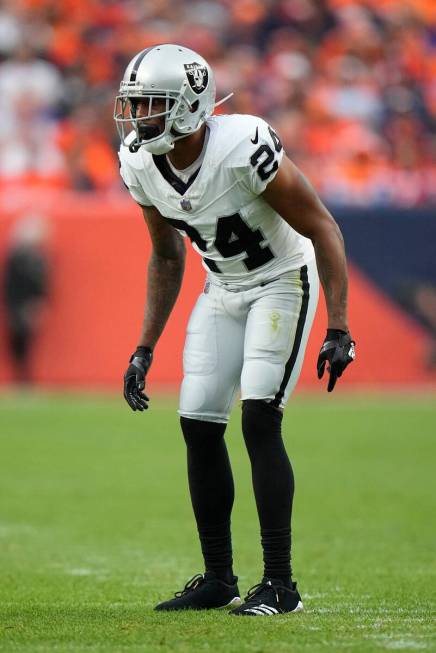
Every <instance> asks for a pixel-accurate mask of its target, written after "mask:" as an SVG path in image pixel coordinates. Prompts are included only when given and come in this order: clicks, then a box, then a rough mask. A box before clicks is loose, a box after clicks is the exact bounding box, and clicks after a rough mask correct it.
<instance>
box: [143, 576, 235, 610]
mask: <svg viewBox="0 0 436 653" xmlns="http://www.w3.org/2000/svg"><path fill="white" fill-rule="evenodd" d="M237 582H238V579H237V577H236V576H234V577H233V584H232V585H228V584H227V583H225V582H224V581H222V580H219V579H218V578H217V577H216V574H215V573H214V572H213V571H206V573H205V574H204V575H203V574H197V575H196V576H194V577H193V578H191V580H189V581H188V582H187V583H186V585H185V587H184V589H183V590H181V591H180V592H176V593H175V594H174V598H173V599H170V600H169V601H164V602H163V603H159V605H157V606H156V607H155V610H210V609H211V608H226V607H229V606H234V605H239V604H240V603H241V598H240V595H239V590H238V585H237Z"/></svg>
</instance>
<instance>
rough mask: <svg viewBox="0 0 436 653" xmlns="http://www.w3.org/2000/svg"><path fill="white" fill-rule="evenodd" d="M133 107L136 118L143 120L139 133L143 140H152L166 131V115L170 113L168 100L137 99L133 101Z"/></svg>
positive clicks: (157, 98) (154, 98) (156, 98)
mask: <svg viewBox="0 0 436 653" xmlns="http://www.w3.org/2000/svg"><path fill="white" fill-rule="evenodd" d="M132 105H133V108H134V112H135V116H136V118H137V119H141V118H142V119H143V120H141V122H140V123H139V132H140V134H141V135H142V137H143V138H151V137H154V136H156V135H158V134H161V133H162V132H163V131H164V129H165V115H164V114H165V113H166V112H167V111H168V107H167V100H166V98H159V97H153V98H152V99H150V98H137V99H135V100H134V101H132ZM144 119H145V120H144Z"/></svg>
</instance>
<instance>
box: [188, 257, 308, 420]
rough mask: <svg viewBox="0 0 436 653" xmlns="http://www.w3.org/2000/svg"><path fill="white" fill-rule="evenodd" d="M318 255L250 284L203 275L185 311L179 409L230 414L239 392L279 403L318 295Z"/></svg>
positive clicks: (194, 415) (195, 415)
mask: <svg viewBox="0 0 436 653" xmlns="http://www.w3.org/2000/svg"><path fill="white" fill-rule="evenodd" d="M318 291H319V281H318V273H317V270H316V263H315V261H313V262H311V263H309V264H307V265H305V266H304V267H302V268H301V270H295V271H293V272H286V273H284V274H283V275H282V276H281V277H280V278H279V279H276V280H274V281H269V282H265V283H264V284H263V285H257V286H255V287H253V288H249V289H241V286H236V285H235V286H225V287H224V286H222V285H218V284H216V283H214V282H213V281H212V280H208V282H207V283H206V286H205V290H204V292H203V293H202V294H201V295H200V297H199V298H198V301H197V303H196V305H195V307H194V310H193V312H192V315H191V317H190V320H189V323H188V328H187V334H186V342H185V349H184V352H183V368H184V379H183V383H182V388H181V393H180V408H179V414H180V415H183V416H184V417H188V418H191V419H198V420H206V421H210V422H223V423H225V422H227V420H228V417H229V413H230V410H231V408H232V406H233V403H234V400H235V397H236V394H237V392H238V390H239V389H240V390H241V399H242V400H244V399H264V400H267V401H269V402H271V403H272V404H273V405H275V406H277V407H281V408H283V407H284V406H285V404H286V402H287V400H288V398H289V396H290V394H291V392H292V391H293V389H294V387H295V384H296V383H297V380H298V377H299V375H300V371H301V366H302V364H303V358H304V352H305V349H306V344H307V340H308V337H309V333H310V329H311V326H312V322H313V318H314V316H315V311H316V306H317V303H318Z"/></svg>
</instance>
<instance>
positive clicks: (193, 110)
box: [189, 100, 200, 113]
mask: <svg viewBox="0 0 436 653" xmlns="http://www.w3.org/2000/svg"><path fill="white" fill-rule="evenodd" d="M199 105H200V102H199V101H198V100H195V102H193V103H192V106H191V108H190V109H189V111H190V112H191V113H195V112H196V111H197V109H198V107H199Z"/></svg>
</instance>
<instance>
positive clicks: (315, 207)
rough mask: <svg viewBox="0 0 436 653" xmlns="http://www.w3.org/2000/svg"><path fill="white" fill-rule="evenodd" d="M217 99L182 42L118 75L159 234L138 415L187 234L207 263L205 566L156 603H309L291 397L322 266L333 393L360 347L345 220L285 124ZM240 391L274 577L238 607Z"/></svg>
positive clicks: (202, 478)
mask: <svg viewBox="0 0 436 653" xmlns="http://www.w3.org/2000/svg"><path fill="white" fill-rule="evenodd" d="M224 99H227V98H224ZM222 101H224V100H222ZM218 104H219V103H218ZM215 106H217V103H216V102H215V82H214V76H213V72H212V70H211V68H210V66H209V65H208V63H207V62H206V61H205V59H203V57H201V56H200V55H199V54H197V53H196V52H193V51H192V50H189V49H187V48H185V47H181V46H179V45H170V44H166V45H156V46H154V47H150V48H147V49H146V50H143V51H142V52H140V53H138V54H137V55H136V56H135V57H134V58H133V59H132V61H131V62H130V64H129V65H128V67H127V69H126V72H125V75H124V78H123V80H122V82H121V86H120V91H119V95H118V96H117V98H116V102H115V111H114V118H115V121H116V123H117V127H118V130H119V133H120V138H121V148H120V152H119V157H120V170H121V175H122V178H123V180H124V182H125V185H126V186H127V188H128V189H129V191H130V194H131V195H132V197H133V199H134V200H135V201H136V202H137V203H138V204H139V205H140V206H141V207H142V210H143V213H144V219H145V222H146V224H147V227H148V230H149V232H150V237H151V240H152V245H153V250H152V255H151V258H150V261H149V265H148V291H147V303H146V308H145V315H144V320H143V324H142V330H141V334H140V337H139V341H138V346H137V348H136V351H135V352H134V353H133V354H132V356H131V358H130V364H129V366H128V369H127V371H126V373H125V376H124V397H125V399H126V401H127V402H128V404H129V406H130V407H131V408H132V409H133V410H134V411H137V410H138V411H143V410H145V409H146V408H147V402H148V397H147V396H146V395H145V394H144V392H143V390H144V385H145V378H146V375H147V372H148V370H149V369H150V365H151V362H152V359H153V349H154V347H155V345H156V342H157V341H158V339H159V336H160V335H161V333H162V331H163V329H164V327H165V323H166V321H167V319H168V316H169V315H170V313H171V310H172V308H173V306H174V302H175V301H176V298H177V295H178V292H179V289H180V285H181V282H182V277H183V269H184V258H185V245H184V237H185V236H186V237H188V238H189V240H190V241H191V243H192V246H193V247H194V249H195V250H196V251H197V252H198V253H199V254H200V255H201V257H202V259H203V266H204V267H205V269H206V271H207V280H206V284H205V287H204V291H203V293H202V294H201V295H200V297H199V299H198V301H197V304H196V306H195V308H194V310H193V313H192V315H191V318H190V320H189V324H188V328H187V334H186V343H185V348H184V354H183V365H184V379H183V384H182V388H181V393H180V408H179V414H180V423H181V428H182V432H183V436H184V439H185V441H186V446H187V458H188V478H189V488H190V494H191V499H192V506H193V510H194V514H195V518H196V522H197V527H198V533H199V538H200V543H201V549H202V553H203V557H204V564H205V573H204V574H201V575H197V576H194V577H193V578H192V579H191V580H190V581H189V582H188V583H187V584H186V586H185V588H184V589H183V590H181V591H179V592H177V593H176V594H175V596H174V598H172V599H170V600H168V601H165V602H163V603H161V604H159V605H158V606H157V607H156V609H158V610H181V609H186V608H192V609H207V608H218V607H224V606H230V607H231V608H232V609H231V614H233V615H238V616H270V615H276V614H280V613H285V612H296V611H299V610H301V609H302V608H303V604H302V601H301V597H300V594H299V592H298V590H297V586H296V583H295V582H294V581H293V580H292V576H291V562H290V560H291V557H290V550H291V511H292V499H293V493H294V477H293V472H292V467H291V464H290V462H289V459H288V456H287V453H286V450H285V447H284V444H283V440H282V436H281V423H282V417H283V409H284V406H285V405H286V402H287V400H288V398H289V396H290V394H291V392H292V390H293V389H294V387H295V384H296V382H297V379H298V376H299V374H300V370H301V366H302V363H303V356H304V350H305V347H306V343H307V339H308V336H309V332H310V328H311V325H312V321H313V317H314V314H315V309H316V304H317V300H318V273H317V270H318V272H319V276H320V279H321V284H322V287H323V291H324V296H325V300H326V304H327V311H328V329H327V335H326V338H325V341H324V344H323V345H322V348H321V352H320V355H319V359H318V376H319V378H321V377H322V376H323V373H324V369H325V367H326V364H327V365H328V375H329V376H328V387H327V389H328V391H329V392H330V391H331V390H333V388H334V386H335V383H336V381H337V379H338V377H340V376H341V374H342V373H343V371H344V370H345V368H346V367H347V365H348V364H349V363H350V362H351V361H352V360H353V358H354V342H353V341H352V339H351V336H350V333H349V329H348V321H347V273H346V261H345V253H344V245H343V239H342V236H341V233H340V231H339V228H338V226H337V224H336V223H335V221H334V220H333V218H332V216H331V215H330V213H329V212H328V211H327V209H326V208H325V207H324V206H323V204H322V203H321V201H320V200H319V198H318V197H317V195H316V193H315V192H314V190H313V189H312V187H311V186H310V184H309V183H308V182H307V180H306V179H305V178H304V176H303V175H302V174H301V172H300V171H299V170H298V169H297V168H296V166H295V165H294V164H293V163H292V162H291V161H290V160H289V159H288V158H287V157H286V155H285V154H284V151H283V147H282V144H281V142H280V138H279V136H278V135H277V134H276V132H275V131H274V129H273V128H272V127H271V126H270V125H268V124H267V123H266V122H265V121H264V120H262V119H261V118H257V117H255V116H250V115H220V116H213V115H212V114H213V111H214V108H215ZM238 391H240V393H241V400H242V433H243V437H244V440H245V444H246V447H247V450H248V454H249V457H250V461H251V468H252V478H253V489H254V495H255V499H256V505H257V510H258V515H259V522H260V533H261V545H262V550H263V560H264V571H263V577H262V579H261V580H260V582H259V583H258V584H257V585H255V586H254V587H253V588H252V589H251V590H249V592H248V594H247V596H246V597H245V600H244V601H243V602H242V604H240V603H241V601H240V597H239V590H238V586H237V578H236V577H235V576H234V574H233V569H232V544H231V534H230V515H231V510H232V505H233V498H234V489H233V478H232V471H231V467H230V462H229V458H228V454H227V449H226V445H225V441H224V433H225V430H226V424H227V421H228V417H229V413H230V410H231V408H232V405H233V402H234V400H235V396H236V394H237V393H238Z"/></svg>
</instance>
